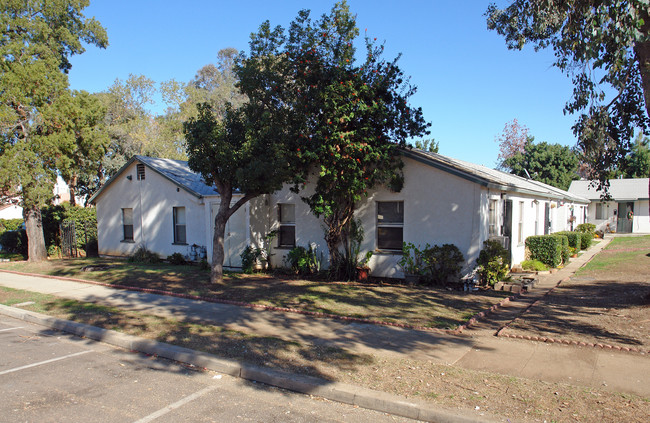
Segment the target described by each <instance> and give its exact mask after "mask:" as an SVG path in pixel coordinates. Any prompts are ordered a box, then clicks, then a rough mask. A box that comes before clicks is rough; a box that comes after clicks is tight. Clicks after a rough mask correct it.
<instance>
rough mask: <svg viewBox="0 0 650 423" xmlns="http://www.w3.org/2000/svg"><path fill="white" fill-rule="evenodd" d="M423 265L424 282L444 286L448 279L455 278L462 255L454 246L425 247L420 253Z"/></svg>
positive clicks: (461, 261) (463, 259)
mask: <svg viewBox="0 0 650 423" xmlns="http://www.w3.org/2000/svg"><path fill="white" fill-rule="evenodd" d="M422 260H423V263H424V269H423V270H424V280H425V281H426V282H431V283H433V284H436V285H444V284H445V283H446V282H448V281H449V279H450V278H457V277H458V273H459V272H460V269H461V268H462V263H463V262H464V261H465V257H463V253H461V252H460V250H459V249H458V247H456V246H455V245H454V244H443V245H442V246H438V245H434V246H433V247H429V245H428V244H427V246H426V247H425V249H424V251H422Z"/></svg>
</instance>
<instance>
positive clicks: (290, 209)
mask: <svg viewBox="0 0 650 423" xmlns="http://www.w3.org/2000/svg"><path fill="white" fill-rule="evenodd" d="M278 206H279V207H280V219H279V220H280V223H294V222H295V221H296V206H295V205H294V204H278Z"/></svg>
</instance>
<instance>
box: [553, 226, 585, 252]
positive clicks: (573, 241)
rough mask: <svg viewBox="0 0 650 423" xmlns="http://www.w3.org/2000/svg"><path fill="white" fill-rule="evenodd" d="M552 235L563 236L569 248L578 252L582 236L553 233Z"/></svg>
mask: <svg viewBox="0 0 650 423" xmlns="http://www.w3.org/2000/svg"><path fill="white" fill-rule="evenodd" d="M553 235H564V236H565V237H567V240H568V241H569V247H571V248H575V249H576V251H580V245H581V241H582V236H581V235H582V234H581V233H580V232H568V231H563V232H555V233H554V234H553Z"/></svg>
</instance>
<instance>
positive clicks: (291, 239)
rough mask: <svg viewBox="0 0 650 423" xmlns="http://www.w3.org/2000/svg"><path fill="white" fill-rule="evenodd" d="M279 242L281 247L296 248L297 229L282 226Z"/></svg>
mask: <svg viewBox="0 0 650 423" xmlns="http://www.w3.org/2000/svg"><path fill="white" fill-rule="evenodd" d="M278 242H279V246H280V247H294V246H295V245H296V227H295V226H292V225H285V226H280V234H279V238H278Z"/></svg>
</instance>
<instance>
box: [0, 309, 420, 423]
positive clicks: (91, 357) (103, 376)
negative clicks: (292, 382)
mask: <svg viewBox="0 0 650 423" xmlns="http://www.w3.org/2000/svg"><path fill="white" fill-rule="evenodd" d="M0 397H1V398H2V401H0V416H2V417H0V420H2V421H12V422H19V421H20V422H61V421H67V422H89V421H94V422H138V423H144V422H149V421H156V422H177V421H192V422H223V421H255V422H316V421H318V422H322V421H326V422H338V421H354V422H373V423H380V422H389V421H390V422H395V421H399V422H406V421H412V420H409V419H405V418H401V417H395V416H390V415H386V414H384V413H379V412H375V411H370V410H366V409H363V408H358V407H354V406H350V405H347V404H341V403H337V402H332V401H327V400H323V399H320V398H317V397H311V396H308V395H302V394H296V393H292V392H289V391H284V390H281V389H277V388H273V387H269V386H267V385H263V384H259V383H258V384H256V383H252V382H247V381H244V380H241V379H238V378H234V377H231V376H228V375H221V374H218V373H214V372H207V371H198V370H197V369H192V368H191V367H187V366H186V365H182V364H180V363H176V362H173V361H169V360H164V359H160V358H156V357H150V356H146V355H142V354H137V353H132V352H129V351H125V350H121V349H119V348H115V347H112V346H109V345H107V344H102V343H100V342H95V341H91V340H88V339H82V338H78V337H75V336H72V335H69V334H66V333H62V332H58V331H53V330H50V329H46V328H43V327H40V326H36V325H32V324H30V323H27V322H24V321H21V320H17V319H13V318H10V317H6V316H0Z"/></svg>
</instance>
